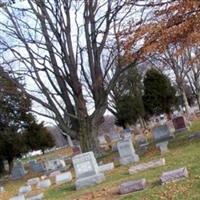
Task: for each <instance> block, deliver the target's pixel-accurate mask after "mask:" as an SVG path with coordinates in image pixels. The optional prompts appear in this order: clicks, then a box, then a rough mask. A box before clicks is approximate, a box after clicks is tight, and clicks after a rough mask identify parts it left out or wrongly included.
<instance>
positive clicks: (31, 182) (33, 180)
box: [27, 177, 40, 185]
mask: <svg viewBox="0 0 200 200" xmlns="http://www.w3.org/2000/svg"><path fill="white" fill-rule="evenodd" d="M39 182H40V178H38V177H36V178H31V179H28V180H27V185H37V184H38V183H39Z"/></svg>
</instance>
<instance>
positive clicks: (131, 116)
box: [115, 66, 144, 128]
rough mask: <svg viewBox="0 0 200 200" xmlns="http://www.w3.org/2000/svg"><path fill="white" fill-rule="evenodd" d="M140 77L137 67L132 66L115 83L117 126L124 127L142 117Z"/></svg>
mask: <svg viewBox="0 0 200 200" xmlns="http://www.w3.org/2000/svg"><path fill="white" fill-rule="evenodd" d="M141 80H142V77H141V75H140V74H139V72H138V70H137V67H136V66H132V67H131V68H130V69H129V70H128V71H126V72H125V73H124V74H123V75H122V76H121V77H120V80H119V81H118V83H117V86H116V90H115V93H117V95H116V98H115V110H116V114H115V116H116V118H117V124H119V125H121V126H123V127H124V128H125V127H126V125H127V124H132V123H135V122H136V121H137V119H138V118H143V116H144V105H143V101H142V83H141Z"/></svg>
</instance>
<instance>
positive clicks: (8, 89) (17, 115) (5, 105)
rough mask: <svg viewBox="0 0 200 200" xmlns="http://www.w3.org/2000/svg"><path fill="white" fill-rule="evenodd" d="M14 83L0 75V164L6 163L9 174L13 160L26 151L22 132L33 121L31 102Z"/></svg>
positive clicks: (12, 80) (14, 80) (14, 81)
mask: <svg viewBox="0 0 200 200" xmlns="http://www.w3.org/2000/svg"><path fill="white" fill-rule="evenodd" d="M7 75H8V74H7ZM8 76H9V75H8ZM16 82H18V80H16V79H13V78H11V79H9V80H8V79H7V78H5V77H4V76H1V75H0V157H1V158H2V159H1V160H2V162H3V159H5V160H7V161H8V164H9V172H11V169H12V167H13V160H14V158H16V157H20V156H21V154H22V153H25V152H26V151H27V148H26V145H25V142H24V135H23V130H24V129H25V128H27V127H28V125H29V123H30V122H32V121H33V119H34V118H33V116H32V115H31V114H30V112H29V111H30V109H31V101H30V99H29V98H28V97H27V96H26V95H24V93H23V92H22V91H21V90H20V89H19V88H18V87H16V84H15V83H16ZM18 83H19V82H18ZM0 165H1V167H2V166H3V165H2V163H1V164H0ZM2 170H3V167H2V168H1V171H2Z"/></svg>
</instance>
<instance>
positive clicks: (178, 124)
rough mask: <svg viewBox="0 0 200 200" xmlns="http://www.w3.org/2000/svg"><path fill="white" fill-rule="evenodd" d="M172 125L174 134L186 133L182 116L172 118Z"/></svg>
mask: <svg viewBox="0 0 200 200" xmlns="http://www.w3.org/2000/svg"><path fill="white" fill-rule="evenodd" d="M172 121H173V125H174V128H175V131H176V132H182V131H187V130H188V129H187V126H186V120H185V118H184V117H183V116H179V117H175V118H173V120H172Z"/></svg>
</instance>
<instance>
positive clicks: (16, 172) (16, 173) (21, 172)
mask: <svg viewBox="0 0 200 200" xmlns="http://www.w3.org/2000/svg"><path fill="white" fill-rule="evenodd" d="M25 174H26V171H25V169H24V166H23V164H21V163H17V164H16V165H15V166H14V167H13V169H12V172H11V176H12V178H13V179H20V178H22V177H24V176H25Z"/></svg>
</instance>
